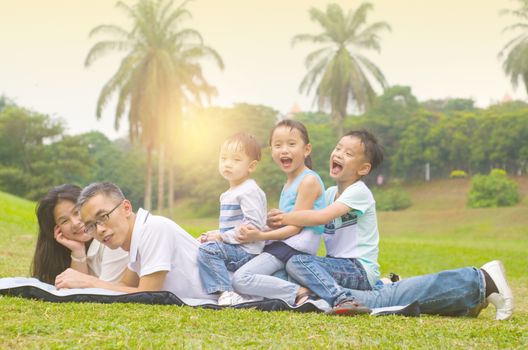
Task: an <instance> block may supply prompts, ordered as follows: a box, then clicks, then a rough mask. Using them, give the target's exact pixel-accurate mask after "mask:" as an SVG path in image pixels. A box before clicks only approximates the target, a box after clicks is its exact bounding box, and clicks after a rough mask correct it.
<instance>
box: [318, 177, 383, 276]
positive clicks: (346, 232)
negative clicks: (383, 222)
mask: <svg viewBox="0 0 528 350" xmlns="http://www.w3.org/2000/svg"><path fill="white" fill-rule="evenodd" d="M336 194H337V186H332V187H330V188H328V189H327V190H326V194H325V196H326V204H327V205H331V204H332V203H334V201H335V202H339V203H343V204H344V205H346V206H347V207H349V208H350V211H349V212H348V213H346V214H345V215H343V216H341V217H338V218H336V219H334V220H333V221H332V222H330V223H328V224H326V225H325V232H324V235H323V238H324V242H325V247H326V254H327V255H328V256H331V257H334V258H349V259H350V258H355V259H357V260H358V261H359V262H360V263H361V265H363V267H364V268H365V271H366V272H367V277H368V280H369V283H370V285H371V286H374V284H375V283H376V280H377V279H378V278H379V264H378V252H379V247H378V244H379V232H378V220H377V217H376V201H375V200H374V196H373V195H372V192H370V190H369V188H368V187H367V185H365V183H364V182H363V181H357V182H355V183H353V184H352V185H350V186H348V187H347V188H346V189H345V190H344V191H343V193H342V194H341V196H339V198H337V199H335V196H336Z"/></svg>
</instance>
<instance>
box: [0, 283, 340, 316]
mask: <svg viewBox="0 0 528 350" xmlns="http://www.w3.org/2000/svg"><path fill="white" fill-rule="evenodd" d="M0 295H9V296H16V297H22V298H26V299H36V300H42V301H49V302H55V303H64V302H81V303H104V304H108V303H140V304H157V305H179V306H192V307H201V308H207V309H222V308H225V306H219V305H218V304H217V303H216V302H215V301H213V300H209V299H190V298H179V297H178V296H176V295H174V294H173V293H171V292H167V291H160V292H138V293H122V292H115V291H111V290H108V289H100V288H74V289H68V288H65V289H60V290H58V289H57V288H55V286H53V285H51V284H47V283H44V282H41V281H39V280H38V279H36V278H27V277H7V278H0ZM231 307H232V308H236V309H247V308H252V309H257V310H262V311H285V310H287V311H295V312H323V311H326V310H328V309H330V306H329V305H328V303H326V302H325V301H324V300H313V301H312V300H310V301H308V302H306V303H304V304H302V305H300V306H292V305H289V304H288V303H286V302H285V301H284V300H280V299H256V300H254V301H250V302H246V303H242V304H238V305H234V306H231Z"/></svg>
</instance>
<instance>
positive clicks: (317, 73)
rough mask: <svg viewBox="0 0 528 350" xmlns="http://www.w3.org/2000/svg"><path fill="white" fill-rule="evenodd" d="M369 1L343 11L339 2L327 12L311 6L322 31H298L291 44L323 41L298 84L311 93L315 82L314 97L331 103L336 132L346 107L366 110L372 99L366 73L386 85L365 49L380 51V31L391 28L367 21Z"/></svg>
mask: <svg viewBox="0 0 528 350" xmlns="http://www.w3.org/2000/svg"><path fill="white" fill-rule="evenodd" d="M372 8H373V6H372V4H370V3H362V4H361V5H360V6H359V7H358V8H357V9H356V10H350V11H349V12H348V13H346V14H345V13H344V11H343V9H342V8H341V7H340V6H339V5H337V4H329V5H328V6H327V8H326V12H323V11H321V10H319V9H317V8H311V9H310V11H309V13H310V18H311V20H312V21H315V22H317V23H318V24H319V25H320V26H321V27H322V29H323V31H322V32H321V33H319V34H298V35H296V36H295V37H294V38H293V39H292V45H295V44H297V43H301V42H310V43H314V44H318V45H322V47H321V48H318V49H317V50H315V51H313V52H311V53H310V54H309V55H308V56H307V57H306V60H305V65H306V68H307V69H308V73H307V74H306V76H305V77H304V79H303V80H302V82H301V85H300V87H299V90H300V91H301V92H306V94H308V95H309V94H310V92H311V90H312V88H313V87H314V85H316V86H317V87H316V90H315V98H316V101H317V102H318V105H319V108H321V109H324V108H325V107H328V106H329V107H330V109H331V115H332V119H333V121H334V131H335V132H336V133H337V135H341V134H342V133H343V120H344V118H345V117H346V113H347V107H349V103H350V102H352V103H353V104H354V107H355V108H356V109H357V110H359V111H362V110H365V109H368V108H369V107H370V105H371V104H372V102H373V99H374V96H375V95H376V94H375V91H374V89H373V88H372V86H371V83H370V80H369V77H368V76H367V73H368V74H370V75H371V76H372V77H373V78H374V79H375V80H376V81H377V82H378V83H379V84H380V85H381V86H382V87H385V86H386V85H387V82H386V80H385V77H384V75H383V73H382V72H381V70H380V69H379V68H378V67H377V66H376V65H375V64H374V63H373V62H372V61H371V60H369V59H368V58H367V57H366V56H364V55H363V53H362V51H365V50H376V51H378V52H379V51H380V44H379V33H380V32H381V31H383V30H390V26H389V25H388V24H387V23H386V22H375V23H373V24H368V23H367V14H368V12H369V11H370V10H372Z"/></svg>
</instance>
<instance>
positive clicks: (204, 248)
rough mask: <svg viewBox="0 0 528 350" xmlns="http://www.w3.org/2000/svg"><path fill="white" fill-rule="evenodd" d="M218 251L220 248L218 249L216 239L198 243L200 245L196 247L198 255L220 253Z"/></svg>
mask: <svg viewBox="0 0 528 350" xmlns="http://www.w3.org/2000/svg"><path fill="white" fill-rule="evenodd" d="M220 252H221V249H220V247H219V245H218V242H217V241H212V242H207V243H203V244H201V245H200V247H199V249H198V254H199V255H204V254H208V255H218V254H220Z"/></svg>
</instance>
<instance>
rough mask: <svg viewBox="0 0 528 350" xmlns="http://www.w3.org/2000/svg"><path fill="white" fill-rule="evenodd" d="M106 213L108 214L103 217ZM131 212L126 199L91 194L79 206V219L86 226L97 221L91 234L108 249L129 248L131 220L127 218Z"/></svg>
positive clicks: (130, 206)
mask: <svg viewBox="0 0 528 350" xmlns="http://www.w3.org/2000/svg"><path fill="white" fill-rule="evenodd" d="M120 202H121V203H120ZM114 208H115V209H114ZM112 209H114V210H113V211H112ZM110 212H111V213H110ZM108 213H110V215H108V217H105V216H106V215H107V214H108ZM132 214H133V213H132V205H131V204H130V202H129V201H128V200H126V199H125V200H122V201H120V200H117V199H115V198H112V197H109V196H105V195H104V194H98V195H95V196H93V197H92V198H90V199H88V200H87V201H86V202H85V203H84V204H83V205H82V207H81V219H82V221H83V222H84V224H85V225H86V227H90V226H91V225H93V224H95V223H97V224H96V225H95V230H94V232H93V233H92V236H93V237H94V238H95V239H97V240H98V241H99V242H101V243H103V244H104V245H106V246H108V247H109V248H110V249H116V248H119V247H121V248H123V249H124V250H126V251H128V250H129V249H130V241H131V238H132V229H133V221H132V223H131V222H130V220H128V219H129V218H130V216H131V215H132ZM103 222H104V223H103Z"/></svg>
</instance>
